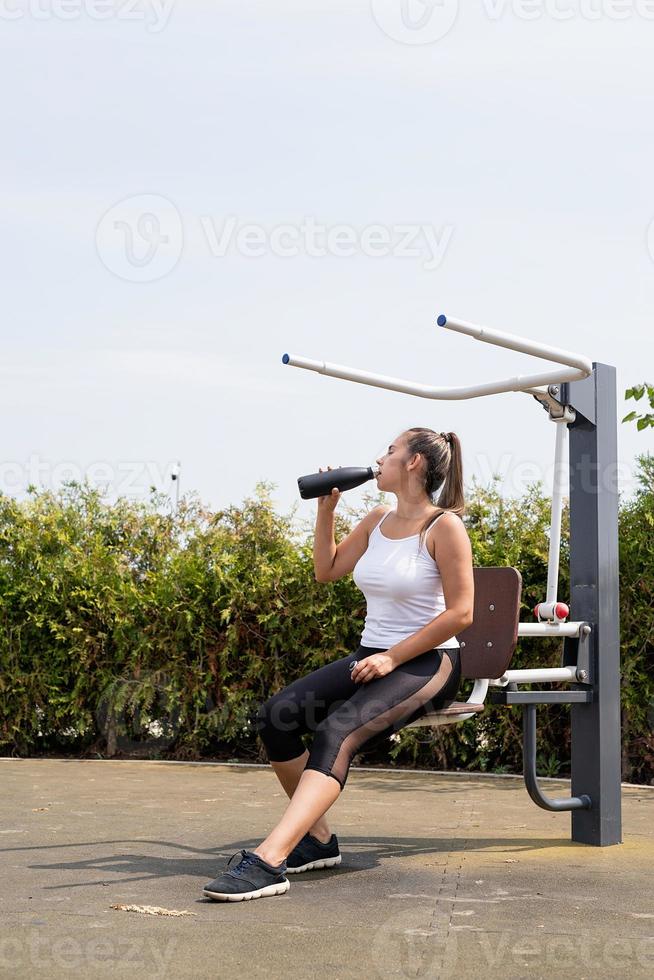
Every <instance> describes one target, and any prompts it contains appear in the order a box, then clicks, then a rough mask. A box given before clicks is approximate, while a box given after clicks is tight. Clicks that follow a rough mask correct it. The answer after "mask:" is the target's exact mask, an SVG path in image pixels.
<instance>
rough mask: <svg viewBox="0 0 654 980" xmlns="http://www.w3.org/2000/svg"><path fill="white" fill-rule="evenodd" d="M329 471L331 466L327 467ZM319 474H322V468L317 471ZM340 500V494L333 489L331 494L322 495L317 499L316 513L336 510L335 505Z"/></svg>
mask: <svg viewBox="0 0 654 980" xmlns="http://www.w3.org/2000/svg"><path fill="white" fill-rule="evenodd" d="M327 469H328V470H331V466H328V467H327ZM318 472H319V473H322V472H323V468H322V466H321V467H320V469H319V470H318ZM340 499H341V492H340V490H339V489H338V487H334V488H333V489H332V492H331V493H327V494H324V495H323V496H322V497H318V511H319V512H320V511H329V512H331V511H334V510H336V504H337V503H338V502H339V500H340Z"/></svg>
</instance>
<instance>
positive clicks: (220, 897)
mask: <svg viewBox="0 0 654 980" xmlns="http://www.w3.org/2000/svg"><path fill="white" fill-rule="evenodd" d="M290 887H291V883H290V881H280V882H279V883H278V884H277V885H265V886H264V887H263V888H257V890H256V891H253V892H241V894H240V895H238V894H237V895H233V894H229V893H227V892H210V891H207V889H206V888H203V889H202V890H203V892H204V894H205V895H206V896H207V898H212V899H213V900H214V902H249V900H250V899H251V898H266V897H267V896H268V895H283V894H284V892H287V891H288V890H289V888H290Z"/></svg>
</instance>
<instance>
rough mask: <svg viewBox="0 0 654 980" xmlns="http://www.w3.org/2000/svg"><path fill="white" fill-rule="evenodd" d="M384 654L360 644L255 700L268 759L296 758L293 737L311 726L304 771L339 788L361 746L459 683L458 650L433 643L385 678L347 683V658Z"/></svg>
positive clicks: (434, 705) (450, 694) (438, 701)
mask: <svg viewBox="0 0 654 980" xmlns="http://www.w3.org/2000/svg"><path fill="white" fill-rule="evenodd" d="M383 652H385V648H378V647H363V646H359V648H358V649H357V650H356V652H355V653H354V654H349V655H348V656H347V657H341V659H340V660H334V661H333V662H332V663H329V664H325V666H324V667H320V668H319V669H318V670H314V671H313V672H312V673H310V674H307V675H306V677H300V678H299V679H298V680H296V681H294V682H293V683H292V684H289V685H288V687H285V688H284V689H283V690H282V691H279V692H278V693H277V694H274V695H273V697H271V698H270V699H269V700H268V701H266V702H264V704H262V705H260V706H259V709H258V712H257V715H256V726H257V731H258V732H259V735H260V737H261V740H262V742H263V743H264V745H265V747H266V751H267V753H268V759H269V761H270V762H288V761H289V760H290V759H297V758H298V756H301V755H302V754H303V753H304V751H305V748H304V745H303V743H302V741H301V739H300V736H301V735H303V734H305V733H307V732H310V731H313V732H315V734H314V737H313V742H312V745H311V751H310V753H309V759H308V761H307V764H306V766H305V769H316V770H317V771H318V772H324V773H325V774H326V775H327V776H333V777H334V779H336V780H337V781H338V783H339V784H340V787H341V790H342V789H343V788H344V787H345V781H346V779H347V774H348V771H349V768H350V764H351V762H352V759H353V758H354V756H355V755H356V753H357V752H360V751H361V749H362V748H363V747H364V746H367V747H370V746H372V745H376V744H378V743H379V742H381V741H382V740H383V739H385V738H387V737H388V735H390V734H391V732H396V731H398V730H399V729H400V728H403V727H404V726H405V725H408V724H409V723H410V722H412V721H415V720H416V719H417V718H420V717H421V716H422V715H425V714H428V713H429V712H430V711H434V710H436V709H438V708H440V707H442V705H443V704H444V703H445V702H447V701H452V700H453V699H454V698H455V697H456V693H457V691H458V689H459V685H460V683H461V664H460V659H459V650H458V648H456V647H436V648H435V649H433V650H427V651H426V652H425V653H421V654H419V655H418V656H417V657H413V659H412V660H407V661H406V662H405V663H402V664H399V665H398V666H397V667H396V668H395V669H394V670H392V671H391V672H390V674H386V675H385V676H384V677H375V678H374V679H373V680H371V681H367V682H363V681H356V682H355V681H353V680H352V678H351V676H350V675H351V671H352V667H353V666H354V664H353V662H354V660H359V661H361V660H363V659H364V658H365V657H369V656H370V655H371V654H373V653H383Z"/></svg>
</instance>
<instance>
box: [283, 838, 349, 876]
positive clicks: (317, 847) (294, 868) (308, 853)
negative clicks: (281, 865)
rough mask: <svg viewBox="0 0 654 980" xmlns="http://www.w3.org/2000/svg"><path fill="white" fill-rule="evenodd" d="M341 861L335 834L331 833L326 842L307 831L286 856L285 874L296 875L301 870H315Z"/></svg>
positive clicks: (330, 866)
mask: <svg viewBox="0 0 654 980" xmlns="http://www.w3.org/2000/svg"><path fill="white" fill-rule="evenodd" d="M340 863H341V853H340V851H339V849H338V840H337V839H336V834H332V836H331V837H330V839H329V840H328V841H327V843H326V844H323V843H322V841H319V840H318V839H317V838H316V837H313V836H312V835H311V834H310V833H309V832H308V831H307V833H306V834H305V835H304V837H303V838H302V840H301V841H299V842H298V843H297V844H296V845H295V847H294V848H293V850H292V851H291V853H290V854H289V855H288V857H287V858H286V874H287V875H297V874H300V872H301V871H317V870H318V868H333V867H334V866H335V865H337V864H340Z"/></svg>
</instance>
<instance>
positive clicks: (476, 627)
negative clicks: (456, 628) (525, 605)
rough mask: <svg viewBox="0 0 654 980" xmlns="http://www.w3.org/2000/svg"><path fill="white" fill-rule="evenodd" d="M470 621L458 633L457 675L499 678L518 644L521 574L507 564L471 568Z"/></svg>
mask: <svg viewBox="0 0 654 980" xmlns="http://www.w3.org/2000/svg"><path fill="white" fill-rule="evenodd" d="M473 573H474V578H475V609H474V619H473V621H472V623H471V624H470V626H467V627H466V629H464V630H463V632H462V633H458V634H457V639H458V641H459V643H460V644H461V676H462V677H469V678H474V679H477V678H478V677H482V678H483V677H489V678H491V679H493V678H495V677H501V676H502V674H503V673H504V671H505V670H506V669H507V667H508V666H509V664H510V662H511V657H512V656H513V653H514V651H515V648H516V644H517V642H518V620H519V618H520V597H521V594H522V575H521V574H520V572H519V571H518V569H517V568H513V567H512V566H510V565H506V566H502V567H492V568H474V569H473Z"/></svg>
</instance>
